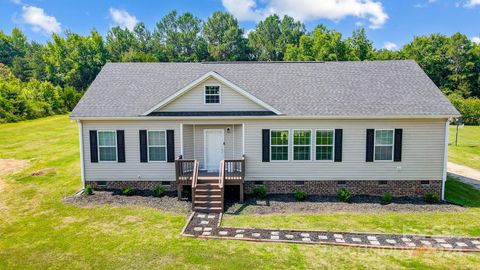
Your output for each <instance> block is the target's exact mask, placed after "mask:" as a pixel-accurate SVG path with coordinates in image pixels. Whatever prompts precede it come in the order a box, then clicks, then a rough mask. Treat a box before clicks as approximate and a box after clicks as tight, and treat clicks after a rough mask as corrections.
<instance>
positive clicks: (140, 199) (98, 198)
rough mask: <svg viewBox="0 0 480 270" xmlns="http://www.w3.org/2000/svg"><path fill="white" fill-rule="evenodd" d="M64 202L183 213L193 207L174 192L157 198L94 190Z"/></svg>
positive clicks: (87, 205)
mask: <svg viewBox="0 0 480 270" xmlns="http://www.w3.org/2000/svg"><path fill="white" fill-rule="evenodd" d="M63 202H64V203H66V204H70V205H75V206H80V207H94V206H99V205H100V206H101V205H114V206H131V205H134V206H146V207H152V208H155V209H158V210H160V211H162V212H175V213H182V214H188V213H190V211H191V207H192V204H191V203H190V202H188V201H179V200H178V199H177V197H176V196H174V195H173V194H169V195H168V196H163V197H161V198H157V197H154V196H148V195H146V194H139V195H133V196H124V195H120V194H119V193H118V192H113V191H94V194H93V195H90V196H86V195H71V196H69V197H66V198H64V199H63Z"/></svg>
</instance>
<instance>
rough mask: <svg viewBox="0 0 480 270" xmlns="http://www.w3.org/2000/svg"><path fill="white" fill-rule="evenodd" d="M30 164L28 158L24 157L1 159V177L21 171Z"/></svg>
mask: <svg viewBox="0 0 480 270" xmlns="http://www.w3.org/2000/svg"><path fill="white" fill-rule="evenodd" d="M27 166H28V160H22V159H14V158H7V159H0V177H1V176H2V175H6V174H8V173H14V172H18V171H21V170H22V169H24V168H26V167H27Z"/></svg>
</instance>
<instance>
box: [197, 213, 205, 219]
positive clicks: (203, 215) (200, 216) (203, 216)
mask: <svg viewBox="0 0 480 270" xmlns="http://www.w3.org/2000/svg"><path fill="white" fill-rule="evenodd" d="M197 217H199V218H205V214H198V215H197Z"/></svg>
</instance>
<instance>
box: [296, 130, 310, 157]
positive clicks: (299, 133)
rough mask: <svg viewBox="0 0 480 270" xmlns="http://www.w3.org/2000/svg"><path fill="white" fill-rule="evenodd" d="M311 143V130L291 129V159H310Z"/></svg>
mask: <svg viewBox="0 0 480 270" xmlns="http://www.w3.org/2000/svg"><path fill="white" fill-rule="evenodd" d="M311 145H312V131H311V130H293V160H310V159H311V152H312V150H311Z"/></svg>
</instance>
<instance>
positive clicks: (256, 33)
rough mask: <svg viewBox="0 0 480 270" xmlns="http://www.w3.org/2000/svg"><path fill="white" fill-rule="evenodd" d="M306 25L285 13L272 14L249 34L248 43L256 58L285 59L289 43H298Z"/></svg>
mask: <svg viewBox="0 0 480 270" xmlns="http://www.w3.org/2000/svg"><path fill="white" fill-rule="evenodd" d="M304 33H305V25H303V24H302V23H301V22H298V21H295V20H294V19H293V18H292V17H289V16H287V15H285V16H284V17H283V19H282V20H280V18H279V17H278V15H276V14H274V15H270V16H268V17H267V18H266V19H265V20H264V21H261V22H259V23H258V25H257V27H256V28H255V30H253V31H251V32H250V33H249V34H248V45H249V47H250V48H251V49H252V58H253V59H255V60H271V61H280V60H283V57H284V54H285V51H286V48H287V44H295V45H296V44H298V41H299V39H300V37H301V36H302V35H303V34H304Z"/></svg>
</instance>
